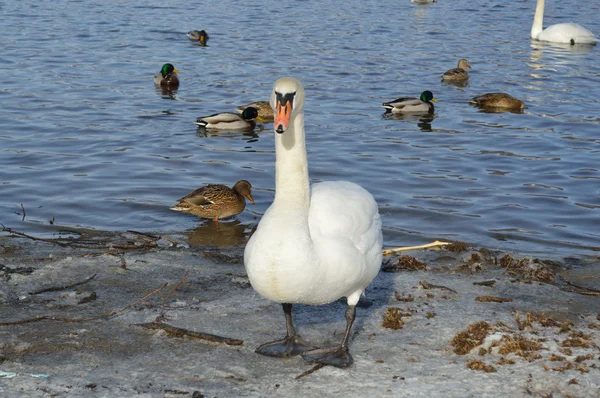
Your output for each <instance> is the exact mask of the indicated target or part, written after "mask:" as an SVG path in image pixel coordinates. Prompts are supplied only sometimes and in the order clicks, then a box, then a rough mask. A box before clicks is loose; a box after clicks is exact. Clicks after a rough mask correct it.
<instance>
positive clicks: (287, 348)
mask: <svg viewBox="0 0 600 398" xmlns="http://www.w3.org/2000/svg"><path fill="white" fill-rule="evenodd" d="M312 349H313V347H311V346H309V345H308V344H306V343H305V342H304V341H303V340H302V339H301V338H300V336H298V335H296V336H292V337H290V336H286V337H285V338H283V339H281V340H276V341H272V342H270V343H265V344H262V345H261V346H260V347H258V348H257V349H256V351H255V352H256V353H257V354H260V355H266V356H268V357H276V358H289V357H293V356H295V355H299V354H302V353H303V352H306V351H310V350H312Z"/></svg>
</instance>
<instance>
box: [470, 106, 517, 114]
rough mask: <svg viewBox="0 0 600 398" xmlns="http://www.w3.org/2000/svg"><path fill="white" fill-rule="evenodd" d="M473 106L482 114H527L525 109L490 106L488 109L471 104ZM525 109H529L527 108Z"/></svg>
mask: <svg viewBox="0 0 600 398" xmlns="http://www.w3.org/2000/svg"><path fill="white" fill-rule="evenodd" d="M471 105H473V106H474V107H475V108H477V109H479V112H482V113H506V112H509V113H515V114H522V113H525V110H524V109H510V108H498V107H492V106H488V107H483V106H477V105H475V104H471ZM525 108H527V106H525Z"/></svg>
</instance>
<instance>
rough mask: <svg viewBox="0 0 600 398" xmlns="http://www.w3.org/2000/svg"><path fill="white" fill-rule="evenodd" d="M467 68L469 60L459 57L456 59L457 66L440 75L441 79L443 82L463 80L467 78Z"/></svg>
mask: <svg viewBox="0 0 600 398" xmlns="http://www.w3.org/2000/svg"><path fill="white" fill-rule="evenodd" d="M467 69H471V65H469V61H467V60H466V59H464V58H463V59H461V60H460V61H458V66H457V67H456V68H454V69H450V70H449V71H447V72H446V73H444V74H443V75H442V81H445V82H464V81H466V80H467V79H468V78H469V74H468V73H467Z"/></svg>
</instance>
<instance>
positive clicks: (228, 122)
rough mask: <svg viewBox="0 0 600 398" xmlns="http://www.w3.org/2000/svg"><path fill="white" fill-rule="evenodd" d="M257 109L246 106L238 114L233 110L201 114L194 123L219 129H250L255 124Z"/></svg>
mask: <svg viewBox="0 0 600 398" xmlns="http://www.w3.org/2000/svg"><path fill="white" fill-rule="evenodd" d="M257 116H258V111H257V110H256V108H252V107H248V108H246V109H244V110H243V111H242V114H241V115H239V114H237V113H233V112H222V113H215V114H214V115H209V116H201V117H199V118H198V119H196V124H197V125H198V126H200V127H205V128H207V129H220V130H250V129H253V128H254V126H255V125H256V122H255V120H256V118H257Z"/></svg>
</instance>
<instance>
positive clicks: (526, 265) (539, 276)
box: [498, 254, 556, 284]
mask: <svg viewBox="0 0 600 398" xmlns="http://www.w3.org/2000/svg"><path fill="white" fill-rule="evenodd" d="M498 265H500V267H502V268H504V269H506V270H507V271H508V273H509V274H510V275H511V276H513V277H516V278H519V279H524V280H532V281H538V282H544V283H550V284H553V283H555V282H556V275H555V273H554V272H553V271H552V270H551V269H550V266H549V265H547V264H546V263H544V262H543V261H540V260H538V259H537V258H531V257H524V258H521V259H516V258H514V257H513V256H512V255H510V254H505V255H504V256H502V258H500V260H499V261H498Z"/></svg>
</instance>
